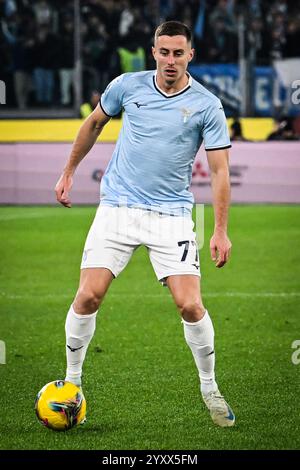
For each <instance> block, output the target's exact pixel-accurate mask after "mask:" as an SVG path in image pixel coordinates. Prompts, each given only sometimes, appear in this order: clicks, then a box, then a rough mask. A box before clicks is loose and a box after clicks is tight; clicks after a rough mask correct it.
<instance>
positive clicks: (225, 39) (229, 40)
mask: <svg viewBox="0 0 300 470" xmlns="http://www.w3.org/2000/svg"><path fill="white" fill-rule="evenodd" d="M207 60H208V61H209V62H218V63H222V62H223V63H230V62H236V61H237V37H236V35H235V34H233V33H232V32H230V31H228V29H227V28H226V24H225V22H224V19H223V18H222V17H216V19H215V23H214V28H213V30H212V31H211V34H210V37H209V38H208V40H207Z"/></svg>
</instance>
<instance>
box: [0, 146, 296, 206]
mask: <svg viewBox="0 0 300 470" xmlns="http://www.w3.org/2000/svg"><path fill="white" fill-rule="evenodd" d="M113 149H114V144H106V143H98V144H96V145H95V146H94V147H93V149H92V150H91V151H90V153H89V154H88V156H87V157H86V158H85V159H84V160H83V161H82V163H81V164H80V166H79V167H78V170H77V172H76V176H75V178H74V186H73V190H72V202H73V203H74V204H97V203H98V201H99V182H100V180H101V177H102V175H103V173H104V171H105V168H106V166H107V164H108V162H109V159H110V158H111V155H112V152H113ZM70 150H71V144H67V143H57V144H56V143H41V144H28V143H17V144H2V145H0V203H1V204H55V203H56V199H55V195H54V186H55V184H56V181H57V179H58V177H59V175H60V172H61V170H62V169H63V167H64V165H65V162H66V159H67V157H68V155H69V152H70ZM230 173H231V184H232V202H234V203H251V202H253V203H256V202H257V203H264V202H267V203H268V202H270V203H299V202H300V142H273V143H271V142H262V143H247V142H237V143H235V142H234V143H233V147H232V149H231V151H230ZM191 190H192V192H193V193H194V196H195V201H196V202H199V203H208V202H211V188H210V176H209V168H208V164H207V160H206V155H205V151H204V150H203V149H201V150H200V151H199V153H198V154H197V157H196V160H195V164H194V167H193V178H192V185H191Z"/></svg>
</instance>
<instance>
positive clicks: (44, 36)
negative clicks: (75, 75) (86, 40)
mask: <svg viewBox="0 0 300 470" xmlns="http://www.w3.org/2000/svg"><path fill="white" fill-rule="evenodd" d="M58 60H59V54H58V41H57V37H56V36H55V35H54V34H53V33H51V32H50V30H49V26H48V25H43V26H40V28H39V29H38V33H37V36H36V41H35V45H34V47H33V65H34V70H33V80H34V85H35V98H36V104H37V105H38V106H45V105H53V97H54V71H55V70H56V69H57V68H58Z"/></svg>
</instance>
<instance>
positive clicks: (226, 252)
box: [206, 149, 231, 268]
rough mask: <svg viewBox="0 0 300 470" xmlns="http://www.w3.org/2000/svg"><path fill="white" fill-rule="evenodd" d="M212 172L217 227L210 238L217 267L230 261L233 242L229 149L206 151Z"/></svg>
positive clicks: (211, 250)
mask: <svg viewBox="0 0 300 470" xmlns="http://www.w3.org/2000/svg"><path fill="white" fill-rule="evenodd" d="M206 155H207V160H208V164H209V168H210V172H211V186H212V194H213V207H214V218H215V227H214V233H213V236H212V237H211V240H210V252H211V258H212V260H213V261H214V262H215V265H216V267H217V268H221V267H222V266H224V264H225V263H226V262H227V261H228V259H229V256H230V251H231V242H230V240H229V238H228V235H227V225H228V212H229V205H230V178H229V164H228V160H229V154H228V149H221V150H209V151H207V152H206Z"/></svg>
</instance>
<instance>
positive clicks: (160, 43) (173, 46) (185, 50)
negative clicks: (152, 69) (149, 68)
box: [152, 35, 194, 86]
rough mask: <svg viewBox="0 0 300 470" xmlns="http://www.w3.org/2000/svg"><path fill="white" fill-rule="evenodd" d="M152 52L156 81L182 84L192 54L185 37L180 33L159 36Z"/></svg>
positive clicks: (170, 84) (171, 84)
mask: <svg viewBox="0 0 300 470" xmlns="http://www.w3.org/2000/svg"><path fill="white" fill-rule="evenodd" d="M152 54H153V57H154V59H155V61H156V68H157V79H158V83H160V82H162V83H165V84H167V85H168V86H176V85H179V86H180V85H183V86H184V84H185V83H184V82H185V81H186V75H185V72H186V69H187V66H188V63H189V62H190V61H191V60H192V58H193V56H194V49H192V48H191V43H190V42H188V41H187V38H186V37H185V36H182V35H178V36H159V37H158V38H157V40H156V42H155V46H154V47H152Z"/></svg>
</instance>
